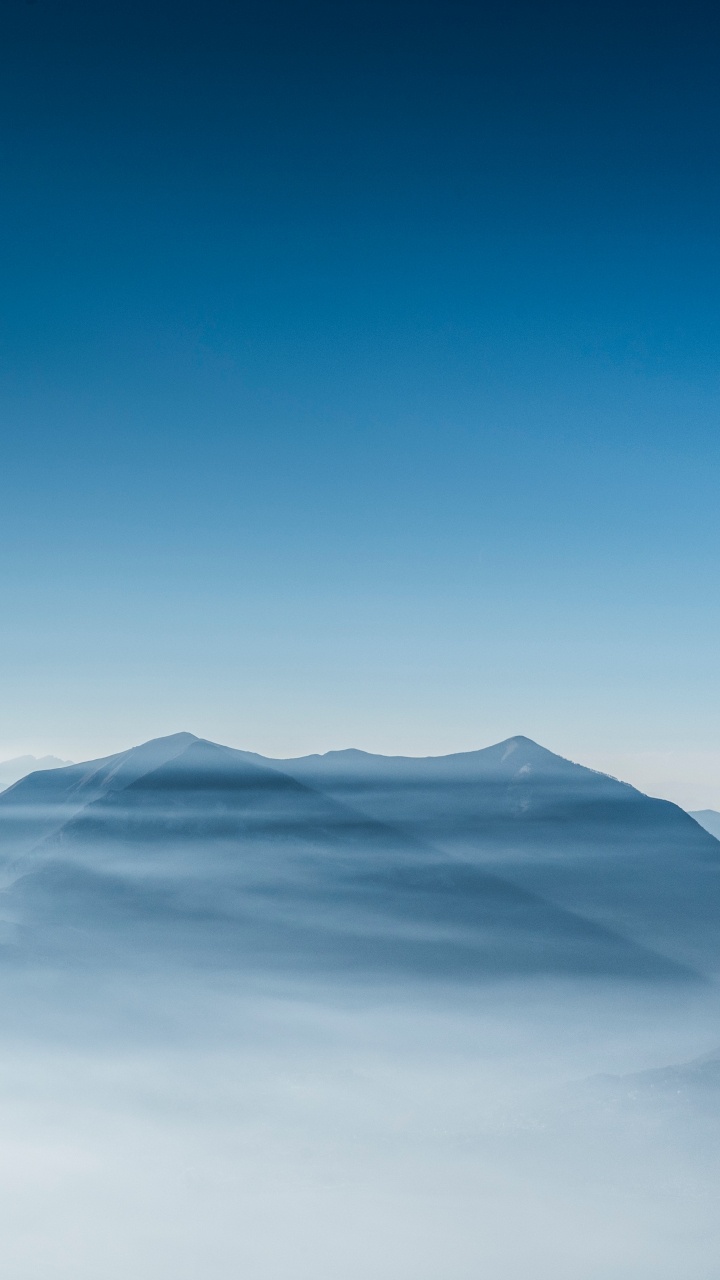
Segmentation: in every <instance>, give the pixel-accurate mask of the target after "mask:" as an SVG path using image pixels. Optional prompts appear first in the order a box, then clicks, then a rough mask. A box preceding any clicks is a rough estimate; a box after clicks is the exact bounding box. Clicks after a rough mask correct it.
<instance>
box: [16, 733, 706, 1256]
mask: <svg viewBox="0 0 720 1280" xmlns="http://www.w3.org/2000/svg"><path fill="white" fill-rule="evenodd" d="M358 757H359V753H349V756H348V757H346V758H345V759H343V760H340V761H338V760H337V759H335V760H329V759H328V758H326V757H324V758H322V759H321V760H319V761H318V759H317V758H316V759H310V760H309V761H305V762H303V761H300V762H261V761H259V758H258V757H250V756H248V755H245V754H243V753H240V752H230V751H228V750H227V749H224V748H219V747H215V746H213V745H212V744H206V743H198V741H197V739H193V738H192V736H191V735H178V736H177V737H176V738H174V739H166V740H161V741H159V742H156V743H150V744H145V746H144V747H141V748H137V749H135V750H134V751H132V752H128V753H123V754H122V755H121V756H118V757H113V758H111V759H110V760H109V761H100V762H91V763H90V764H88V765H81V766H80V765H78V766H73V767H72V768H71V769H60V770H56V771H52V772H49V773H48V774H46V775H39V774H37V775H34V778H29V779H27V780H26V781H25V782H20V783H18V784H17V785H16V786H15V787H13V788H11V789H10V790H9V791H8V792H6V793H4V795H3V796H2V797H1V798H0V835H1V836H2V842H3V843H2V848H3V867H4V871H3V883H4V889H3V894H2V935H1V936H2V947H1V948H0V1000H1V1001H2V1013H3V1017H2V1025H1V1028H0V1203H2V1239H3V1274H4V1275H7V1276H8V1277H10V1280H98V1277H102V1280H126V1278H127V1277H128V1276H133V1277H137V1278H138V1280H157V1277H160V1276H163V1277H164V1276H172V1277H173V1280H175V1278H177V1280H200V1278H202V1280H227V1278H228V1277H231V1276H243V1277H248V1280H287V1278H288V1277H292V1278H293V1280H336V1277H342V1278H343V1280H370V1278H371V1277H372V1280H479V1278H481V1277H485V1276H486V1277H487V1278H488V1280H496V1278H499V1280H526V1277H528V1276H532V1277H533V1280H535V1278H539V1280H544V1278H545V1277H547V1280H677V1277H678V1276H680V1275H691V1276H692V1277H693V1280H715V1278H716V1276H717V1263H716V1259H717V1256H718V1249H719V1248H720V1225H719V1224H718V1215H717V1211H716V1203H715V1201H716V1196H715V1191H714V1188H715V1187H716V1185H717V1181H718V1176H720V1155H719V1154H718V1152H719V1151H720V1144H719V1143H718V1138H720V1016H719V1015H720V991H719V990H718V982H717V974H718V972H720V942H719V941H718V938H717V928H716V921H717V919H718V906H719V904H720V886H719V884H718V881H719V879H720V876H719V872H720V862H719V861H718V858H717V852H718V848H719V847H718V846H717V842H715V841H714V840H713V839H712V837H711V836H709V835H708V834H707V833H706V832H704V831H702V830H701V829H700V828H699V827H698V826H697V825H696V824H695V823H693V822H692V821H691V819H689V818H688V817H687V816H686V815H684V814H682V813H680V811H679V810H676V809H675V808H674V806H671V805H665V804H663V803H662V802H659V801H652V800H648V799H647V798H646V797H643V796H641V795H640V794H639V793H637V792H633V790H632V788H627V787H624V786H623V785H622V784H620V783H616V782H614V781H613V780H612V779H607V778H604V777H603V776H602V775H597V774H592V773H591V772H590V771H588V770H583V769H580V768H579V766H575V765H571V764H569V762H567V761H561V760H559V759H558V757H555V756H552V755H551V754H550V753H548V752H543V751H542V749H541V748H538V747H536V746H535V744H533V743H528V742H527V740H525V739H518V740H511V741H510V743H509V744H508V743H505V744H500V745H499V746H498V747H497V748H492V749H489V750H488V751H486V752H478V753H469V755H468V756H466V757H449V758H446V759H445V760H443V761H440V762H432V761H431V762H418V763H417V764H415V763H413V762H397V761H394V762H384V761H382V760H379V759H378V758H371V759H370V758H368V757H363V758H362V759H359V758H358ZM283 763H284V768H283V769H281V768H280V765H281V764H283ZM309 778H311V780H312V785H311V784H310V781H308V779H309Z"/></svg>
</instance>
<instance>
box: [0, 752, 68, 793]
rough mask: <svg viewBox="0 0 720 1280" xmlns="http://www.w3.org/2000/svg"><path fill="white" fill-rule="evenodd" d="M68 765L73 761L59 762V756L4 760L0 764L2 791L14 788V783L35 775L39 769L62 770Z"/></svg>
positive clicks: (16, 757)
mask: <svg viewBox="0 0 720 1280" xmlns="http://www.w3.org/2000/svg"><path fill="white" fill-rule="evenodd" d="M66 764H71V761H70V760H58V758H57V756H41V757H40V759H38V758H37V757H36V756H15V758H14V759H13V760H3V761H2V762H0V791H2V790H4V788H5V787H10V786H12V784H13V782H17V781H18V779H19V778H24V777H25V775H26V774H27V773H34V772H36V771H37V770H38V769H60V768H62V766H63V765H66Z"/></svg>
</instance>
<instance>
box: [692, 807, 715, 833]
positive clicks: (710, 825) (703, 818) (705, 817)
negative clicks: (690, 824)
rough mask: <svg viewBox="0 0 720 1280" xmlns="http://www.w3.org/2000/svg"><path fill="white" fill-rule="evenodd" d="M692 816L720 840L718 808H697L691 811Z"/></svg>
mask: <svg viewBox="0 0 720 1280" xmlns="http://www.w3.org/2000/svg"><path fill="white" fill-rule="evenodd" d="M690 817H691V818H694V819H695V821H696V822H699V823H700V826H701V827H703V828H704V830H705V831H709V832H710V835H711V836H714V837H715V839H716V840H720V813H718V812H717V810H716V809H695V810H692V811H691V813H690Z"/></svg>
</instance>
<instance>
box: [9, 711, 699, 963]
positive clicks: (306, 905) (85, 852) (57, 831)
mask: <svg viewBox="0 0 720 1280" xmlns="http://www.w3.org/2000/svg"><path fill="white" fill-rule="evenodd" d="M323 759H325V757H323ZM293 763H294V766H295V768H294V773H293V774H291V773H290V772H286V771H284V770H282V769H280V768H279V767H278V764H277V762H272V763H271V762H267V761H263V760H262V758H261V757H258V756H254V755H251V754H250V753H247V752H242V751H236V750H233V749H231V748H229V747H222V746H218V745H216V744H214V743H211V742H207V741H204V740H201V739H197V738H195V737H193V735H192V734H178V735H174V736H173V737H172V738H165V739H157V740H155V741H153V742H150V743H146V744H144V745H143V746H141V747H137V748H134V749H132V750H131V751H128V752H123V753H120V754H119V755H116V756H112V757H108V758H107V759H106V760H101V761H91V762H89V763H87V764H84V765H74V766H71V767H70V768H66V769H61V770H57V771H55V772H53V773H50V774H40V773H36V774H33V775H31V776H30V777H29V778H25V779H23V780H22V782H19V783H17V784H16V786H15V787H14V788H12V789H11V790H10V791H8V792H6V793H4V794H3V795H2V796H0V839H2V842H3V844H4V845H5V847H6V848H7V850H8V853H7V856H6V862H5V875H6V888H5V892H4V895H3V905H2V915H3V917H4V918H5V920H6V921H8V922H10V923H11V924H12V925H13V926H14V928H15V937H16V950H17V951H18V953H22V954H24V955H29V954H36V955H38V954H39V955H44V956H46V957H47V956H52V957H53V958H54V959H55V960H57V959H58V958H59V957H67V956H68V955H74V956H75V957H78V956H82V957H84V958H86V959H87V958H91V959H92V962H93V963H99V962H100V961H101V960H103V959H104V960H107V961H108V962H109V961H110V958H111V957H114V960H113V962H121V963H123V964H129V963H135V962H136V961H137V960H138V959H139V958H140V957H142V956H145V957H148V956H152V957H154V963H156V964H160V963H162V960H163V957H165V958H167V957H170V956H179V957H183V958H185V959H186V960H188V961H189V962H192V963H203V964H204V963H211V964H221V965H222V966H223V967H225V968H227V967H228V966H229V967H231V968H238V967H240V968H241V969H242V970H243V971H255V970H261V971H263V972H265V971H268V970H277V969H281V970H283V971H285V972H291V973H302V972H306V971H308V970H313V971H319V972H322V973H325V974H326V975H328V976H330V975H332V974H337V973H349V972H355V973H357V974H359V975H363V974H364V975H368V974H374V975H383V976H384V977H388V978H391V979H403V978H407V977H408V976H424V977H449V976H452V977H454V978H458V977H460V978H463V979H467V980H470V979H472V980H476V979H478V978H483V977H488V976H502V975H512V974H531V973H532V974H535V973H566V974H592V975H595V976H602V975H606V976H607V975H611V974H612V975H613V976H622V977H625V978H634V979H643V980H650V981H668V980H672V981H677V980H685V981H686V980H689V979H691V978H692V977H693V974H692V972H691V970H690V969H688V967H687V966H686V965H683V964H682V963H678V962H677V961H676V960H674V959H672V958H668V957H667V956H664V955H662V954H660V953H658V952H657V951H655V950H653V949H652V948H648V947H647V946H645V945H644V944H642V943H641V942H638V941H636V940H634V939H632V938H627V937H623V936H622V935H620V934H618V933H617V931H615V930H613V929H610V928H608V927H606V926H605V925H603V924H601V923H598V922H595V921H591V920H589V919H587V918H586V917H583V916H582V914H579V913H577V912H575V911H573V910H568V909H567V908H565V907H563V906H561V905H558V904H553V903H550V902H548V901H546V900H545V899H544V898H543V897H542V896H541V895H538V894H537V893H535V892H533V891H531V890H527V889H526V888H524V887H522V886H520V885H517V884H514V883H512V882H511V881H509V880H508V879H507V878H505V877H504V876H503V875H501V874H499V873H497V872H495V871H491V870H489V869H488V868H486V867H483V866H481V865H479V863H477V862H475V863H473V862H472V861H471V860H469V859H468V858H467V857H466V856H465V855H464V854H462V853H458V852H457V851H455V850H453V849H445V848H441V847H439V845H438V844H436V843H433V842H432V841H430V840H428V839H425V838H424V833H423V829H422V824H416V829H415V830H412V831H410V830H408V829H404V827H403V825H402V824H399V823H398V824H394V823H389V822H387V821H386V820H385V819H384V818H382V817H381V816H374V815H370V814H368V813H367V812H365V811H361V810H360V808H359V807H358V806H355V805H351V804H349V803H348V802H347V800H346V799H345V798H338V796H336V795H331V794H328V791H327V790H324V789H321V788H320V787H318V786H315V785H311V784H310V782H309V780H308V779H307V778H300V777H298V776H294V775H295V774H298V773H299V772H301V769H300V768H299V766H298V762H293ZM568 767H569V768H570V769H571V770H572V768H573V766H568ZM374 768H376V769H377V768H380V769H381V770H382V765H376V766H374ZM451 772H452V770H451ZM336 789H337V788H336ZM690 825H691V827H692V826H694V824H690ZM433 832H434V828H432V830H431V832H430V834H432V833H433Z"/></svg>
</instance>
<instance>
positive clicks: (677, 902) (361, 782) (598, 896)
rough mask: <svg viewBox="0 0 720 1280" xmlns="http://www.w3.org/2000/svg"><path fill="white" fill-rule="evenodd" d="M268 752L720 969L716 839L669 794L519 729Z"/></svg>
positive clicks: (563, 901) (558, 898) (615, 924)
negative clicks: (417, 751) (492, 738)
mask: <svg viewBox="0 0 720 1280" xmlns="http://www.w3.org/2000/svg"><path fill="white" fill-rule="evenodd" d="M273 763H274V764H275V766H276V767H277V768H280V769H282V770H283V771H285V772H286V773H288V774H290V775H291V776H292V777H295V778H297V779H299V780H301V781H303V782H305V783H307V784H308V785H311V786H315V787H318V788H320V789H322V790H323V791H324V793H325V794H327V795H330V796H333V797H335V798H336V799H338V800H341V801H342V802H344V803H348V804H351V805H352V806H353V807H354V808H355V809H357V810H359V811H360V812H362V813H364V814H366V815H367V816H368V817H372V818H375V819H377V820H379V821H382V822H387V823H391V824H392V825H394V826H396V827H397V828H398V829H400V830H402V831H404V832H405V833H406V834H408V835H410V836H414V837H418V838H422V839H423V840H425V841H427V842H428V843H431V844H432V845H433V846H434V847H435V848H437V849H439V850H442V851H444V852H445V853H446V854H448V855H449V856H452V857H454V858H457V859H459V860H462V861H464V862H467V863H469V864H471V865H473V866H481V867H483V868H484V869H486V870H488V871H491V872H492V873H493V874H497V875H502V877H503V878H504V879H506V880H508V881H510V882H512V883H513V884H515V885H517V886H518V887H520V888H522V889H524V890H526V891H528V892H532V893H536V894H539V895H540V896H542V897H543V898H544V899H546V900H548V901H551V902H553V903H555V904H556V905H558V906H562V907H564V908H566V909H568V910H571V911H574V912H577V913H579V914H580V915H583V916H586V917H588V918H590V919H592V920H594V921H596V923H598V924H603V925H606V926H607V927H609V928H611V929H612V930H614V931H616V932H619V933H621V934H622V935H623V936H626V937H629V938H632V939H633V940H634V941H636V942H638V943H641V944H642V945H644V946H647V947H650V948H652V949H654V950H659V951H662V952H663V953H664V954H666V955H668V956H672V957H673V958H674V959H676V960H677V961H678V962H680V963H683V964H689V965H691V966H698V967H700V968H701V969H702V970H703V971H706V972H713V973H714V972H717V971H718V970H720V930H718V920H720V844H719V843H718V841H717V840H715V839H714V838H713V837H712V836H711V835H710V834H709V833H708V832H707V831H705V830H703V829H702V828H701V827H700V826H699V825H698V823H697V822H695V821H694V819H693V818H691V817H690V816H689V815H688V814H686V813H685V812H684V811H683V810H682V809H680V808H678V806H677V805H674V804H671V803H670V802H669V801H666V800H656V799H652V798H650V797H649V796H645V795H643V794H642V793H641V792H639V791H637V790H636V789H635V788H634V787H631V786H629V785H628V784H627V783H624V782H619V781H617V779H615V778H611V777H608V776H607V775H605V774H602V773H597V772H595V771H594V770H592V769H587V768H585V767H584V766H582V765H578V764H574V763H572V762H571V761H569V760H566V759H564V758H563V757H561V756H558V755H555V754H554V753H553V752H551V751H547V750H546V749H545V748H543V747H541V746H539V745H538V744H537V743H535V742H532V741H531V740H530V739H529V738H525V737H522V736H518V737H514V738H509V739H508V740H507V741H505V742H501V743H498V744H497V745H495V746H492V747H488V748H486V749H484V750H480V751H469V752H463V753H460V754H456V755H449V756H440V757H429V758H415V757H403V756H391V757H385V756H377V755H371V754H368V753H366V752H362V751H331V752H328V753H327V755H323V756H306V757H304V758H301V759H294V760H281V761H276V762H273Z"/></svg>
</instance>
